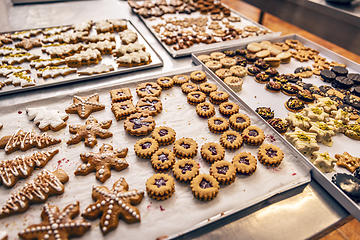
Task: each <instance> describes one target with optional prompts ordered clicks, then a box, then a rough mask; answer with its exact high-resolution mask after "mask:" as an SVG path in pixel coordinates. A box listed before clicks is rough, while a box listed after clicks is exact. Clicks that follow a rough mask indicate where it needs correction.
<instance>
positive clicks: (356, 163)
mask: <svg viewBox="0 0 360 240" xmlns="http://www.w3.org/2000/svg"><path fill="white" fill-rule="evenodd" d="M335 158H336V159H337V163H336V164H337V165H338V166H339V167H346V168H347V169H348V170H349V171H350V172H352V173H353V172H355V170H356V169H357V168H358V167H360V158H358V157H354V156H351V155H350V154H349V153H348V152H344V153H343V154H342V155H341V154H335Z"/></svg>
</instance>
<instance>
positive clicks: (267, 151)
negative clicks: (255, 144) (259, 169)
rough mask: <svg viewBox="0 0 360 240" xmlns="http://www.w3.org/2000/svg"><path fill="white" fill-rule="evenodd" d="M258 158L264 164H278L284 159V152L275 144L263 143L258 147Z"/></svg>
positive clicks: (273, 165) (272, 165)
mask: <svg viewBox="0 0 360 240" xmlns="http://www.w3.org/2000/svg"><path fill="white" fill-rule="evenodd" d="M258 159H259V161H260V162H261V163H262V164H264V165H266V166H271V167H275V166H278V165H280V163H281V161H282V160H283V159H284V153H283V151H281V149H280V148H279V147H278V146H276V145H273V144H263V145H261V146H260V147H259V151H258Z"/></svg>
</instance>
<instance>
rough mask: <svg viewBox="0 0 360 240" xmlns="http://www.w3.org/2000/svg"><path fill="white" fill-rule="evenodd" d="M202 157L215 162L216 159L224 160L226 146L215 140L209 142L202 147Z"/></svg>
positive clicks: (209, 161)
mask: <svg viewBox="0 0 360 240" xmlns="http://www.w3.org/2000/svg"><path fill="white" fill-rule="evenodd" d="M200 153H201V157H202V158H203V159H204V160H205V161H207V162H208V163H214V162H216V161H220V160H223V159H224V157H225V150H224V148H223V147H222V146H221V145H220V144H218V143H214V142H208V143H205V144H204V145H202V147H201V151H200Z"/></svg>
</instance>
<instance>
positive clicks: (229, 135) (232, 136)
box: [220, 130, 243, 150]
mask: <svg viewBox="0 0 360 240" xmlns="http://www.w3.org/2000/svg"><path fill="white" fill-rule="evenodd" d="M220 144H221V145H222V146H223V147H224V148H226V149H229V150H236V149H239V148H240V147H241V145H242V144H243V138H242V137H241V135H240V133H238V132H236V131H232V130H229V131H226V132H224V133H223V134H222V135H221V137H220Z"/></svg>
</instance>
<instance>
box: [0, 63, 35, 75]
mask: <svg viewBox="0 0 360 240" xmlns="http://www.w3.org/2000/svg"><path fill="white" fill-rule="evenodd" d="M24 71H25V72H27V73H31V70H30V69H28V68H23V67H21V66H12V65H7V64H4V65H0V76H3V77H6V76H7V75H9V74H11V73H16V72H24Z"/></svg>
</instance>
